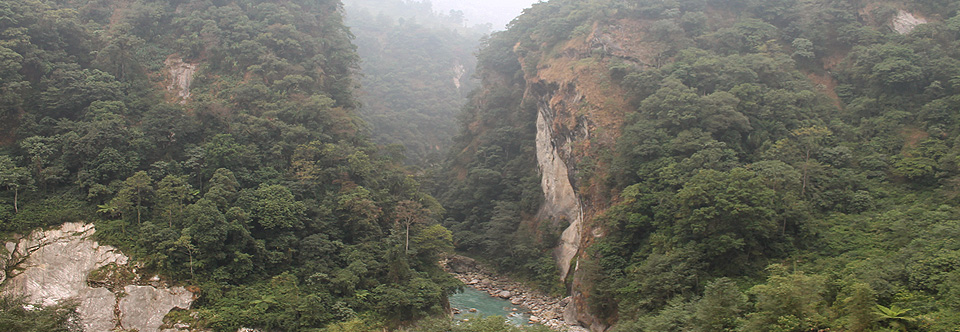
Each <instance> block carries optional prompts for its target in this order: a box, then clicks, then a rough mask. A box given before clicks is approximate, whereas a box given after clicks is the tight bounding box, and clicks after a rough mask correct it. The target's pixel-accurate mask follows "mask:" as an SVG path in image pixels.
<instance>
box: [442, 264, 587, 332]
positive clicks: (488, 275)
mask: <svg viewBox="0 0 960 332" xmlns="http://www.w3.org/2000/svg"><path fill="white" fill-rule="evenodd" d="M440 264H441V266H443V268H444V270H446V271H447V272H448V273H450V274H451V275H453V276H454V277H456V278H457V279H459V280H460V281H462V282H463V283H464V284H466V285H467V286H468V287H473V288H474V289H477V290H480V291H483V292H486V293H487V294H490V296H494V297H499V298H502V299H505V300H508V301H510V303H512V304H513V305H517V306H521V307H523V308H526V309H527V310H529V313H530V322H531V323H537V324H541V325H544V326H547V327H549V328H551V329H554V330H557V331H569V332H589V330H588V329H586V328H584V327H581V326H579V325H577V324H576V321H575V320H573V319H571V320H570V321H569V322H568V320H566V319H564V312H566V311H567V310H566V308H567V306H568V305H571V297H569V296H568V297H565V298H562V299H561V298H555V297H552V296H548V295H546V294H543V293H541V292H539V291H536V290H532V289H529V288H527V287H525V286H524V285H523V284H521V283H518V282H514V281H512V280H510V279H509V278H506V277H501V276H496V275H494V274H493V273H492V271H490V270H488V269H486V268H484V267H483V266H482V265H481V264H480V263H478V262H477V261H475V260H473V259H471V258H469V257H464V256H457V255H453V256H449V257H447V258H444V259H443V260H442V261H440Z"/></svg>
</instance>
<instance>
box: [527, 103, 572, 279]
mask: <svg viewBox="0 0 960 332" xmlns="http://www.w3.org/2000/svg"><path fill="white" fill-rule="evenodd" d="M552 118H553V114H552V110H551V109H550V108H549V106H547V105H541V107H540V111H539V112H538V113H537V163H538V164H539V168H540V174H541V182H540V186H541V188H542V189H543V194H544V202H543V205H542V206H541V208H540V212H539V213H538V216H537V217H538V218H540V219H550V220H554V221H555V222H558V223H559V221H561V220H565V221H567V222H569V223H570V225H569V226H568V227H567V228H566V229H564V231H563V234H562V235H561V237H560V245H559V246H557V248H556V249H555V251H554V256H555V257H556V259H557V265H558V266H559V268H560V279H561V280H565V279H566V277H567V274H568V273H569V272H570V262H572V261H573V258H574V257H576V255H577V252H578V251H579V250H580V232H581V226H582V223H583V209H582V207H581V205H580V199H579V198H578V197H577V194H576V192H575V191H574V190H573V185H572V184H571V183H570V174H569V170H568V168H567V165H566V164H565V162H564V161H563V159H562V158H561V157H560V153H559V149H560V148H562V147H558V146H557V145H556V144H555V141H556V140H555V138H556V137H555V135H554V132H553V129H552V126H551V124H550V119H552ZM568 143H569V142H568Z"/></svg>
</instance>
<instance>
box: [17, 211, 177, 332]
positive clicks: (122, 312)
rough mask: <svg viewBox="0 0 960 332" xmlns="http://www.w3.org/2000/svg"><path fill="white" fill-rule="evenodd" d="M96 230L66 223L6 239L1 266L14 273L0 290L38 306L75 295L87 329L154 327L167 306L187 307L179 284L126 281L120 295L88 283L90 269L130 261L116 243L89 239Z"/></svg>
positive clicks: (142, 331) (144, 331)
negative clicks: (172, 286)
mask: <svg viewBox="0 0 960 332" xmlns="http://www.w3.org/2000/svg"><path fill="white" fill-rule="evenodd" d="M95 232H96V230H95V229H94V227H93V225H92V224H84V223H66V224H63V225H62V226H61V227H60V228H57V229H52V230H46V231H35V232H33V233H31V234H30V235H27V236H25V237H22V238H20V239H18V240H16V241H13V242H8V243H6V244H5V248H6V251H7V253H8V254H5V255H3V257H0V265H2V267H3V270H5V271H15V272H13V273H11V274H10V275H6V276H5V277H6V278H4V279H6V280H3V281H2V282H3V284H2V286H3V288H2V292H3V293H7V294H16V295H22V296H25V297H26V299H27V301H30V302H34V303H39V304H42V305H52V304H56V303H60V302H61V301H64V300H70V299H73V300H77V301H78V303H79V306H78V307H77V312H78V313H79V314H80V319H81V323H82V324H83V326H84V330H85V331H88V332H99V331H111V330H114V329H117V328H123V329H137V330H139V331H140V332H147V331H159V330H160V326H161V324H162V323H163V322H162V320H163V317H164V316H165V315H166V314H167V313H168V312H170V310H172V309H173V308H175V307H178V308H183V309H188V308H189V307H190V303H191V302H192V301H193V294H192V293H190V292H189V291H187V290H186V289H184V288H183V287H174V288H167V287H162V286H160V285H159V284H158V285H150V286H137V285H126V286H125V287H124V288H123V292H124V293H125V296H118V295H117V294H115V293H114V292H113V291H111V290H110V289H108V288H103V287H91V286H90V284H89V283H88V276H89V275H90V273H91V272H93V271H95V270H98V269H100V268H102V267H104V266H107V265H111V264H115V265H116V266H126V265H127V264H128V262H129V259H128V258H127V257H126V256H124V255H123V254H122V253H120V251H119V250H117V249H116V248H114V247H112V246H102V245H100V244H99V243H97V242H96V241H93V240H92V239H91V238H90V236H91V235H93V234H94V233H95ZM131 282H133V281H131Z"/></svg>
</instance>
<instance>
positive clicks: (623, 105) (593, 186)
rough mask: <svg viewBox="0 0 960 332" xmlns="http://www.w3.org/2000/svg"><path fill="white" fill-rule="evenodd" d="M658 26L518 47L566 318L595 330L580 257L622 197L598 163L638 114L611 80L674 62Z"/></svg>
mask: <svg viewBox="0 0 960 332" xmlns="http://www.w3.org/2000/svg"><path fill="white" fill-rule="evenodd" d="M715 14H716V17H713V18H711V19H712V20H716V21H723V20H731V19H732V16H730V13H724V12H720V11H717V12H715ZM926 22H927V21H926V20H925V19H923V18H920V17H919V16H915V14H913V13H910V12H907V11H905V10H902V9H901V10H898V11H897V14H896V15H894V16H893V17H892V19H891V20H890V21H888V22H885V24H886V25H887V26H888V27H889V28H890V29H893V30H894V31H896V32H897V33H900V34H907V33H910V32H911V31H913V30H914V29H915V28H916V27H917V25H919V24H923V23H926ZM654 23H655V20H645V19H642V18H632V19H619V20H615V21H607V22H606V23H594V24H592V25H591V26H581V28H583V27H589V29H587V30H586V32H581V33H579V34H574V35H573V36H571V38H570V39H569V40H566V41H564V42H561V43H559V44H557V45H555V46H552V47H549V48H542V49H541V48H534V49H531V48H530V46H529V45H527V46H523V45H521V44H522V43H521V44H518V45H517V46H516V48H515V52H516V53H517V54H518V58H519V61H520V63H521V66H522V71H523V72H524V73H525V75H524V80H525V82H526V91H525V92H524V100H526V101H531V100H535V101H536V104H537V120H536V128H537V136H536V155H537V163H538V167H539V172H540V174H541V176H542V178H541V189H542V191H543V195H544V201H543V205H542V206H541V207H540V209H539V212H538V214H537V215H536V219H537V221H536V222H538V223H543V222H548V223H551V224H552V225H568V226H567V227H566V228H565V229H564V230H563V233H562V235H561V237H560V241H559V243H558V245H557V246H556V248H555V249H554V251H553V256H554V258H555V259H556V262H557V266H558V268H559V272H558V273H559V276H560V279H561V280H563V281H565V282H566V283H567V284H568V285H569V286H570V288H569V291H570V293H571V294H570V295H573V303H574V305H571V306H568V307H567V308H566V313H565V315H564V316H565V318H566V319H567V320H568V321H578V322H580V323H581V324H583V325H584V326H587V327H590V328H591V329H592V330H594V331H604V330H607V329H608V328H609V324H608V322H609V321H607V320H602V319H598V318H597V317H595V316H594V315H593V314H592V313H591V310H590V309H589V308H588V301H587V298H588V297H589V296H590V294H589V289H590V288H591V287H592V286H593V285H590V284H589V282H588V281H586V280H585V278H584V276H583V275H580V274H578V267H579V263H578V260H580V259H589V257H587V248H589V246H590V244H591V243H593V242H595V240H596V239H598V238H600V237H602V236H603V234H604V233H605V230H604V229H603V225H602V224H601V223H600V222H599V221H598V220H597V217H599V216H600V215H602V214H603V213H604V212H605V210H606V209H607V208H608V207H610V206H611V205H613V204H615V203H616V200H617V199H618V197H617V195H616V194H615V193H612V192H610V191H609V190H611V189H612V188H608V186H607V185H606V184H604V183H602V181H603V180H602V179H603V177H604V169H605V168H607V167H608V165H603V164H597V163H598V162H599V163H603V162H604V159H603V158H600V156H601V155H602V154H603V153H605V151H609V150H612V149H613V148H614V146H615V142H616V141H617V139H618V137H619V135H620V133H621V130H622V129H623V123H624V120H625V119H626V117H627V114H629V113H631V112H632V111H633V106H631V105H630V98H631V96H629V94H628V93H627V92H625V91H623V90H622V89H621V88H620V86H619V85H618V84H616V83H614V82H613V81H612V77H611V75H610V67H611V65H613V64H615V63H619V64H627V65H629V66H631V67H634V68H651V69H653V68H660V67H661V66H664V65H667V64H669V63H670V62H671V61H672V59H670V58H669V57H667V56H666V55H665V54H666V53H667V52H666V50H667V49H669V48H670V47H671V46H670V45H669V44H668V43H666V42H664V41H663V40H660V39H657V38H653V37H650V36H649V35H650V33H651V31H655V30H656V29H655V28H653V27H652V25H654ZM544 46H545V45H540V46H539V47H544ZM811 75H812V74H811ZM834 85H835V84H834ZM822 88H823V89H829V87H828V86H823V87H822ZM824 92H825V93H828V94H830V93H833V92H832V91H824ZM834 95H835V93H834Z"/></svg>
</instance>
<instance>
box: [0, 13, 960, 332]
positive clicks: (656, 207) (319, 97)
mask: <svg viewBox="0 0 960 332" xmlns="http://www.w3.org/2000/svg"><path fill="white" fill-rule="evenodd" d="M353 4H354V5H356V7H352V8H355V9H350V10H349V13H347V15H348V18H349V20H351V25H353V26H354V28H353V30H352V32H351V29H350V28H347V26H346V25H345V24H344V22H343V20H344V18H343V15H344V13H346V12H348V11H347V10H345V9H344V8H343V5H342V4H341V3H340V1H338V0H286V1H267V0H0V73H2V74H0V190H2V191H0V233H2V234H3V235H4V237H5V238H6V237H8V236H10V235H12V234H15V233H20V234H22V233H25V232H28V231H30V230H33V229H36V228H39V227H50V226H56V225H59V224H62V223H64V222H71V221H83V222H93V223H95V224H96V227H97V236H98V240H99V241H101V242H102V243H105V244H111V245H115V246H117V247H119V248H121V249H122V250H123V252H124V253H126V254H128V255H131V256H132V257H133V258H134V259H135V260H136V261H138V262H139V264H142V265H138V266H140V269H142V270H141V271H140V273H148V274H153V273H156V274H159V275H161V276H162V277H163V278H164V279H165V280H167V281H169V282H171V283H175V284H180V285H184V286H188V287H189V288H190V289H191V290H194V291H195V292H196V293H197V296H198V298H197V300H196V301H195V302H194V304H193V307H192V309H191V310H189V311H175V312H173V313H172V314H171V315H174V316H176V317H174V318H175V319H176V320H183V321H189V322H190V323H191V325H192V327H193V328H197V329H210V330H213V331H231V332H232V331H237V329H238V328H240V327H253V328H260V329H263V330H264V331H330V332H332V331H382V330H384V329H387V330H397V329H398V330H409V331H464V332H466V331H504V332H513V331H521V330H523V331H531V330H532V331H541V330H543V329H542V328H541V327H533V328H516V327H510V326H506V325H505V324H504V323H503V322H502V321H501V320H499V319H496V318H492V319H479V318H478V319H472V320H470V321H467V322H453V321H451V320H449V319H446V318H445V317H443V315H444V314H445V312H446V307H447V306H448V301H447V297H448V296H449V295H450V294H452V293H454V292H455V291H456V290H457V289H458V288H459V287H462V285H461V284H460V283H459V282H458V281H457V280H456V279H454V278H452V277H451V276H449V275H448V274H447V273H445V272H444V271H442V270H441V269H440V268H439V266H438V265H437V261H438V258H439V256H440V255H441V254H442V253H444V252H449V251H451V250H454V248H455V249H456V250H458V251H460V252H462V253H466V254H469V255H471V256H474V257H477V258H478V259H480V260H481V261H483V262H485V263H488V264H490V265H491V266H492V267H494V268H495V269H497V270H498V271H499V272H502V273H505V274H510V275H511V276H513V277H516V278H518V279H521V280H523V281H526V282H528V283H529V284H531V285H534V286H536V287H539V288H541V289H542V290H544V291H547V292H550V293H553V294H555V295H568V294H574V295H576V299H575V300H574V301H575V303H578V304H576V305H580V304H582V306H583V307H584V309H585V312H581V316H590V317H592V318H593V319H595V323H597V326H604V327H606V326H609V327H611V330H612V331H782V332H806V331H828V330H829V331H931V332H934V331H935V332H957V331H960V330H958V329H960V240H958V239H960V208H958V204H960V3H957V2H956V1H953V0H915V1H881V0H857V1H847V0H775V1H770V0H709V1H708V0H551V1H548V2H541V3H538V4H535V5H534V6H533V7H532V8H530V9H527V10H526V11H525V12H524V14H523V15H522V16H520V17H518V18H517V19H516V20H514V21H513V22H512V23H511V24H510V25H509V26H508V29H507V30H506V31H501V32H496V33H493V34H492V35H491V36H490V37H489V38H483V39H482V41H481V47H480V48H479V51H477V57H476V59H471V58H470V57H469V54H471V53H472V52H474V51H476V50H475V47H476V45H477V44H476V40H474V39H471V38H478V37H479V34H481V33H482V32H483V31H484V28H483V27H479V28H469V29H468V28H464V27H463V26H462V25H463V20H462V19H463V17H462V15H460V14H459V13H457V12H451V13H449V14H448V13H444V14H435V13H432V11H431V9H430V8H431V7H430V5H429V3H427V2H407V1H393V2H376V1H373V0H364V1H360V0H358V1H356V2H354V3H353ZM907 13H912V14H911V15H916V16H917V17H921V18H924V19H925V20H926V21H927V23H925V24H919V25H916V26H915V27H912V26H911V27H910V28H907V29H904V28H903V27H902V26H898V25H897V24H900V23H896V24H895V23H894V22H901V21H903V20H904V19H903V16H904V15H905V14H907ZM354 36H356V40H353V41H352V38H354ZM354 42H355V43H356V45H357V46H354V45H355V44H354ZM358 47H359V52H360V53H359V55H358ZM631 50H633V51H636V50H642V52H639V51H638V52H634V53H631ZM360 55H362V56H363V58H364V59H365V61H364V62H363V63H361V61H360ZM474 61H475V63H476V74H475V75H476V77H478V78H479V79H480V80H481V82H480V85H479V86H478V87H476V89H474V87H475V86H474V85H471V84H472V83H471V82H470V79H469V77H470V76H472V75H471V72H472V71H473V69H472V68H471V67H473V63H474ZM458 65H460V66H463V69H462V70H463V72H462V73H460V70H459V69H457V68H459V67H458ZM361 68H362V75H360V72H361ZM457 73H460V74H462V75H464V76H461V77H460V84H461V86H460V87H456V85H455V84H454V79H455V76H456V75H457ZM558 82H562V83H563V84H559V83H558ZM360 83H362V85H364V86H366V88H365V90H363V91H364V92H362V95H358V92H357V88H358V85H360ZM471 90H472V92H469V93H467V91H471ZM565 94H566V95H565ZM464 96H466V98H467V99H468V101H469V103H468V104H467V105H466V106H465V107H464V108H463V109H462V112H461V114H460V115H459V118H458V121H459V123H458V124H457V125H459V134H457V135H455V138H454V140H453V142H451V143H445V142H444V137H449V136H450V135H451V133H453V132H454V131H456V129H454V128H455V124H454V123H453V122H452V119H453V112H454V111H455V110H456V109H457V107H458V105H459V104H460V103H461V102H462V101H463V98H464ZM570 96H572V98H570V99H569V100H574V101H576V102H575V103H570V104H569V105H567V106H568V107H569V108H568V110H572V111H575V113H576V114H572V115H569V116H570V117H571V118H575V119H577V121H581V122H582V123H586V124H585V125H582V126H583V127H584V128H586V127H589V129H590V130H591V131H590V135H583V136H576V135H572V134H571V136H568V137H566V138H569V142H573V143H571V144H572V147H571V148H570V151H569V153H568V154H566V155H564V156H563V157H564V158H566V161H570V162H572V163H571V164H569V165H568V167H569V168H570V170H571V174H570V182H571V183H573V185H574V186H575V188H574V189H575V190H576V191H577V195H578V199H579V200H580V201H581V204H583V205H584V206H585V209H584V210H585V215H586V220H585V226H584V227H585V230H584V232H583V234H584V240H583V241H582V244H583V247H582V249H581V251H580V253H579V255H578V256H577V257H576V259H575V261H574V262H572V263H571V265H573V267H574V270H575V271H576V272H575V273H573V274H571V277H568V278H566V279H561V278H560V277H559V275H558V273H557V271H558V268H559V267H558V266H557V263H556V259H555V258H554V257H553V252H554V248H556V247H557V245H558V243H559V242H560V236H561V232H562V231H563V230H564V229H565V228H566V227H567V224H565V223H564V222H563V221H560V222H557V221H553V220H549V221H548V220H539V218H538V211H539V210H540V209H541V208H542V205H543V204H544V192H543V188H542V187H541V181H542V177H541V174H540V172H538V160H537V153H538V151H537V149H538V147H537V142H536V141H537V135H538V126H537V119H538V115H540V116H542V115H543V114H542V112H544V111H545V109H546V108H549V107H552V105H554V104H557V103H558V102H555V100H563V97H570ZM596 96H602V97H603V98H602V99H600V100H601V101H600V102H596V100H598V99H592V98H595V97H596ZM563 102H564V103H565V102H566V101H565V100H564V101H563ZM361 105H362V106H361ZM361 107H363V108H364V111H363V112H364V114H363V115H362V117H363V118H365V119H367V120H369V122H370V124H367V123H366V122H365V121H364V120H363V119H361V115H360V114H359V112H358V109H360V108H361ZM598 110H607V111H609V112H601V111H598ZM610 110H614V111H610ZM558 119H559V118H558ZM560 120H563V119H560ZM560 120H558V121H556V122H555V123H551V124H550V125H554V126H558V127H559V126H562V125H565V124H563V123H562V121H560ZM411 125H415V126H411ZM577 129H578V130H580V129H581V128H577ZM371 137H373V138H371ZM374 141H376V142H378V143H383V144H395V143H399V144H401V145H403V146H405V149H406V153H407V156H406V157H410V161H409V162H410V163H414V164H420V165H430V164H433V163H437V161H438V159H439V158H441V157H439V156H440V152H443V151H445V150H446V149H448V151H447V157H446V161H445V162H444V169H443V171H442V172H436V173H435V174H432V173H430V172H427V173H426V174H431V175H428V176H424V177H423V178H421V179H420V180H422V181H423V182H424V183H429V187H430V188H429V189H430V190H432V191H435V195H436V196H437V197H438V199H434V198H433V197H432V196H431V195H429V194H427V193H425V191H426V190H427V189H423V188H421V184H420V181H418V179H417V178H416V177H415V176H414V175H412V174H413V172H411V171H410V170H408V169H407V168H405V167H404V166H403V162H404V159H405V158H406V157H405V156H404V151H402V150H403V149H399V148H397V146H396V145H393V146H388V147H381V146H378V144H376V143H374ZM127 272H129V271H127ZM117 275H118V276H120V277H122V276H124V275H129V274H126V273H118V274H117ZM24 304H25V303H24V302H23V299H20V298H12V297H6V296H0V329H6V330H11V331H40V330H43V331H47V330H50V331H76V330H77V329H78V328H79V327H78V326H76V317H75V313H74V312H73V311H72V310H73V308H74V307H75V306H76V304H75V303H70V302H67V303H63V304H61V305H58V306H51V307H46V308H42V309H40V310H27V309H26V308H25V307H24ZM438 317H439V318H438Z"/></svg>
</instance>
